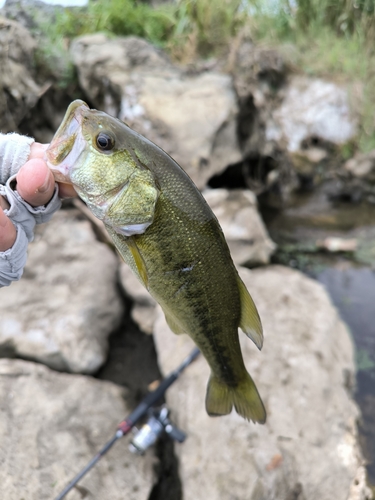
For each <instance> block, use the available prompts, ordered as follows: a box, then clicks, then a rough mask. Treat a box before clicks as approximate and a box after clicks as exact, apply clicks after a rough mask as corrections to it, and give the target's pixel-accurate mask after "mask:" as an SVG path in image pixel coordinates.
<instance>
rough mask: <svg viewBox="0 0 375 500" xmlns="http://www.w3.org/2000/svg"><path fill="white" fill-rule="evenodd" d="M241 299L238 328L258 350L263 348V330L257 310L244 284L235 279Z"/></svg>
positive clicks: (238, 278) (239, 279)
mask: <svg viewBox="0 0 375 500" xmlns="http://www.w3.org/2000/svg"><path fill="white" fill-rule="evenodd" d="M237 281H238V288H239V291H240V297H241V320H240V324H239V327H240V328H241V330H243V331H244V333H245V334H246V335H247V336H248V337H249V338H250V339H251V340H252V341H253V342H254V344H255V345H256V346H257V347H258V349H262V346H263V328H262V323H261V321H260V318H259V314H258V311H257V308H256V306H255V304H254V301H253V299H252V298H251V295H250V294H249V292H248V290H247V288H246V286H245V284H244V282H243V281H242V280H241V278H240V277H239V276H238V277H237Z"/></svg>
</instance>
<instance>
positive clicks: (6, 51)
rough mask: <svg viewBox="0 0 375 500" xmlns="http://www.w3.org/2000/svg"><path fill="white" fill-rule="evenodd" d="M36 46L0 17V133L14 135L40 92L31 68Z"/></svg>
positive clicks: (20, 28)
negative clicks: (12, 133)
mask: <svg viewBox="0 0 375 500" xmlns="http://www.w3.org/2000/svg"><path fill="white" fill-rule="evenodd" d="M35 49H36V42H35V40H34V39H33V38H32V36H31V35H30V33H29V32H28V30H27V29H26V28H24V27H23V26H22V25H21V24H19V23H17V22H16V21H11V20H9V19H5V18H4V17H0V67H1V71H0V131H1V132H3V133H5V132H10V131H16V130H17V127H18V125H19V123H20V122H21V120H22V119H23V118H24V116H25V115H26V113H27V111H28V110H29V109H31V108H32V107H33V106H34V105H35V103H36V102H37V100H38V99H39V96H40V95H41V94H42V93H43V92H44V90H43V88H41V87H40V85H39V84H38V83H37V81H36V71H35V68H34V67H33V61H34V55H35Z"/></svg>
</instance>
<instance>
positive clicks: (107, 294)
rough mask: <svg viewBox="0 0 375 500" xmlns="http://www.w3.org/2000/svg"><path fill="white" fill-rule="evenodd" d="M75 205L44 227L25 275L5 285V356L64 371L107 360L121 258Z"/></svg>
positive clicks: (0, 334)
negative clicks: (97, 238) (80, 213)
mask: <svg viewBox="0 0 375 500" xmlns="http://www.w3.org/2000/svg"><path fill="white" fill-rule="evenodd" d="M75 215H77V214H76V212H75V211H60V212H59V213H57V214H55V216H54V218H53V219H52V220H51V221H50V222H49V223H47V224H46V225H44V226H40V227H39V228H38V232H37V234H36V237H35V241H34V242H33V243H32V244H30V247H29V258H28V262H27V265H26V268H25V272H24V276H23V277H22V279H21V280H20V281H19V282H17V283H13V284H12V285H11V286H10V287H8V288H2V289H0V355H1V356H9V355H16V356H20V357H22V358H26V359H32V360H37V361H40V362H42V363H44V364H46V365H48V366H50V367H52V368H55V369H57V370H66V371H71V372H82V373H92V372H95V371H96V370H97V369H98V368H99V367H100V366H101V365H102V364H103V362H104V361H105V358H106V353H107V338H108V336H109V334H110V333H111V332H113V330H114V329H115V328H116V326H117V325H118V324H119V322H120V320H121V318H122V315H123V313H124V311H123V304H122V301H121V299H120V296H119V293H118V291H117V288H116V281H117V268H118V260H117V258H116V256H115V255H114V253H113V252H112V251H111V250H110V249H109V248H108V247H107V246H106V245H105V244H103V243H100V242H98V241H97V240H96V237H95V234H94V232H93V230H92V228H91V225H90V223H89V222H88V221H86V220H78V219H77V218H76V217H75Z"/></svg>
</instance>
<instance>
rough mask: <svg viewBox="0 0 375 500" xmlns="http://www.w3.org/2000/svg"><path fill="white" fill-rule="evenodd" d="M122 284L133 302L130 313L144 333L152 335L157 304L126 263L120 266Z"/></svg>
mask: <svg viewBox="0 0 375 500" xmlns="http://www.w3.org/2000/svg"><path fill="white" fill-rule="evenodd" d="M120 284H121V286H122V288H123V290H124V292H125V293H126V295H128V296H129V297H130V298H131V299H132V301H133V306H132V309H131V313H130V314H131V317H132V319H133V320H134V322H135V323H137V325H138V326H139V328H140V329H141V330H142V331H143V332H145V333H152V331H153V328H154V323H155V320H156V317H157V309H156V306H157V302H156V301H155V299H154V298H153V297H151V295H150V293H149V292H148V291H147V290H146V288H145V287H144V286H143V285H142V284H141V283H140V282H139V280H138V279H137V277H136V276H135V274H134V273H133V271H132V270H131V269H130V267H129V266H128V265H127V264H125V262H122V263H121V265H120Z"/></svg>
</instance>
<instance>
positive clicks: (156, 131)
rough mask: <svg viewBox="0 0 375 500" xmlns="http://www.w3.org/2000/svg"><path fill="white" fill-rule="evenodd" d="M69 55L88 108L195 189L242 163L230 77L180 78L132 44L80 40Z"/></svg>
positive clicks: (131, 40)
mask: <svg viewBox="0 0 375 500" xmlns="http://www.w3.org/2000/svg"><path fill="white" fill-rule="evenodd" d="M71 54H72V58H73V61H74V64H75V66H76V68H77V71H78V76H79V81H80V84H81V87H82V89H83V90H84V91H85V92H86V94H87V95H88V96H89V97H90V99H91V101H92V102H93V104H94V105H95V106H97V107H98V109H103V110H104V111H106V112H107V113H109V114H111V115H114V116H117V117H118V118H120V119H121V120H124V121H125V122H126V123H127V124H128V125H129V126H131V127H132V128H134V129H135V130H137V131H138V132H140V133H141V134H143V135H145V136H146V137H147V138H148V139H150V140H152V141H153V142H155V143H156V144H157V145H158V146H160V147H161V148H163V149H164V150H165V151H166V152H167V153H169V154H170V155H171V156H172V157H173V158H174V159H175V160H176V161H177V162H178V163H179V164H180V165H181V166H182V167H183V168H184V169H185V170H186V172H187V173H188V174H189V175H190V177H191V178H192V179H193V181H194V182H195V183H196V184H197V186H198V187H199V188H202V187H204V186H205V185H206V183H207V180H208V179H209V178H210V177H211V176H212V175H214V174H215V173H218V172H221V171H222V170H224V168H225V167H226V166H227V165H229V164H231V163H235V162H237V161H240V160H241V158H242V155H241V152H240V150H239V146H238V142H237V135H236V120H235V118H236V114H237V105H236V98H235V94H234V91H233V89H232V82H231V78H230V77H229V76H228V75H224V74H220V73H215V72H207V73H202V74H198V75H189V74H187V73H184V72H183V71H182V70H181V69H179V68H178V67H177V66H174V65H172V64H171V63H170V62H169V61H168V60H167V59H166V57H165V55H164V54H163V53H162V52H160V51H159V50H157V49H156V48H155V47H153V46H152V45H151V44H149V43H147V42H146V41H144V40H141V39H139V38H136V37H127V38H116V39H109V38H107V37H105V36H104V35H101V34H96V35H86V36H83V37H80V38H77V39H76V40H75V41H74V42H73V44H72V47H71Z"/></svg>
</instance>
